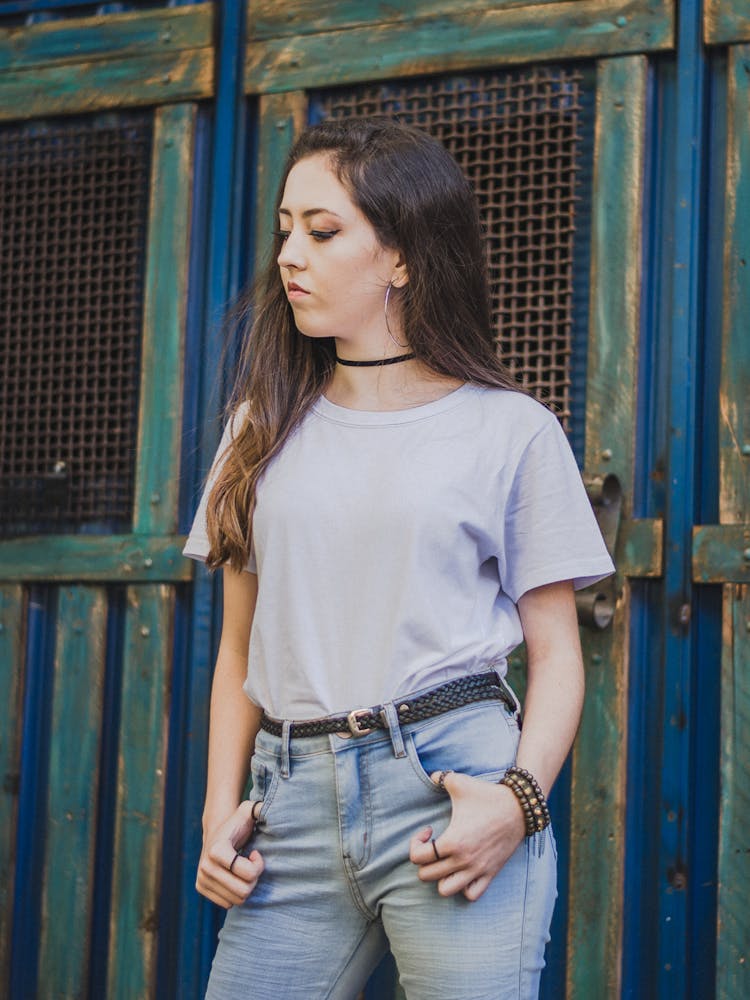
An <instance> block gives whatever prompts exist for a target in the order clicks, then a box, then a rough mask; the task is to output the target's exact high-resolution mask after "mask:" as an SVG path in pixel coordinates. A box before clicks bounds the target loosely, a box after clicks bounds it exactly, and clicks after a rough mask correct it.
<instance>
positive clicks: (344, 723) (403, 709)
mask: <svg viewBox="0 0 750 1000" xmlns="http://www.w3.org/2000/svg"><path fill="white" fill-rule="evenodd" d="M495 698H497V699H499V700H500V701H502V702H503V703H504V704H505V706H506V707H507V709H508V711H509V712H510V713H511V714H513V713H514V712H515V711H516V701H515V698H514V697H513V694H512V693H511V691H510V688H509V687H508V686H507V685H506V683H505V681H504V680H503V679H502V678H501V677H500V676H499V675H498V674H496V673H495V671H494V670H490V671H488V672H487V673H484V674H471V675H470V676H468V677H459V678H457V679H456V680H455V681H448V682H447V684H441V685H440V687H436V688H434V689H433V690H432V691H428V692H426V693H425V694H420V695H416V696H415V697H413V698H405V699H404V700H403V701H402V702H400V703H399V704H398V706H397V707H396V714H397V715H398V721H399V722H400V723H402V724H406V723H409V722H422V721H423V720H424V719H430V718H432V717H433V716H435V715H442V713H443V712H449V711H450V710H451V709H452V708H461V707H462V706H463V705H469V704H470V703H471V702H473V701H491V700H492V699H495ZM260 726H261V729H264V730H265V731H266V732H267V733H271V735H272V736H281V733H282V727H283V722H281V720H279V719H272V718H270V717H269V716H268V715H266V713H265V712H264V713H263V715H262V716H261V719H260ZM387 728H388V724H387V722H386V718H385V712H384V711H383V708H382V707H381V706H377V707H376V708H355V709H354V710H353V711H351V712H349V713H348V714H347V715H329V716H325V717H324V718H322V719H306V720H305V721H304V722H292V723H291V725H290V727H289V735H290V736H291V737H294V738H296V737H299V736H326V735H328V734H329V733H346V734H347V735H351V736H366V735H367V734H368V733H371V732H373V731H374V730H376V729H387Z"/></svg>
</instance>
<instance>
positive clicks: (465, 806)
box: [409, 771, 526, 902]
mask: <svg viewBox="0 0 750 1000" xmlns="http://www.w3.org/2000/svg"><path fill="white" fill-rule="evenodd" d="M438 777H439V773H435V774H433V775H431V778H432V780H433V781H434V782H435V783H437V781H438ZM443 784H444V787H445V790H446V791H447V792H448V794H449V795H450V797H451V804H452V806H453V812H452V815H451V821H450V823H449V824H448V827H447V828H446V829H445V830H444V831H443V832H442V833H441V834H440V836H439V837H436V838H435V848H437V853H438V854H439V856H440V860H439V861H438V860H437V859H436V857H435V849H434V848H433V845H432V843H431V838H432V833H433V831H432V828H431V827H426V828H425V829H423V830H420V831H419V832H418V833H416V834H415V835H414V836H413V837H412V839H411V841H410V844H409V857H410V859H411V860H412V862H413V863H414V864H415V865H417V866H418V867H419V877H420V878H421V879H422V880H423V881H424V882H437V884H438V885H437V888H438V892H439V893H440V895H441V896H455V895H456V894H457V893H459V892H462V893H463V894H464V896H465V897H466V898H467V899H468V900H471V901H472V902H473V901H474V900H476V899H479V897H480V896H481V895H482V893H483V892H484V891H485V889H486V888H487V886H488V885H489V884H490V882H491V881H492V879H493V878H494V877H495V875H497V873H498V872H499V871H500V869H501V868H502V867H503V865H504V864H505V862H506V861H507V860H508V858H509V857H510V856H511V854H513V852H514V851H515V849H516V848H517V847H518V845H519V844H520V843H521V841H522V840H523V839H524V837H525V836H526V824H525V821H524V816H523V811H522V810H521V807H520V805H519V802H518V799H517V798H516V796H515V795H514V794H513V792H512V791H511V790H510V789H509V788H507V787H506V786H505V785H496V784H493V783H490V782H487V781H483V780H482V779H480V778H473V777H471V776H470V775H468V774H458V773H457V772H456V771H449V772H448V774H446V776H445V780H444V782H443Z"/></svg>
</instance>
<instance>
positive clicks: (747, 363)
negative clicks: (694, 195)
mask: <svg viewBox="0 0 750 1000" xmlns="http://www.w3.org/2000/svg"><path fill="white" fill-rule="evenodd" d="M727 104H728V107H727V125H728V141H727V183H726V206H725V213H724V218H725V226H726V229H725V234H724V308H723V323H722V372H721V383H720V390H719V391H720V408H719V409H720V422H719V445H720V489H719V516H720V520H721V522H722V527H724V526H725V525H735V530H738V531H741V532H742V534H743V541H744V540H745V539H746V544H745V548H746V549H747V550H748V554H749V555H750V393H749V392H748V386H750V341H749V340H748V336H747V317H748V314H749V310H750V278H749V277H748V269H747V261H748V260H749V259H750V232H748V226H747V219H748V218H750V215H749V214H748V212H750V45H738V46H733V47H732V48H731V49H730V50H729V65H728V96H727ZM724 530H727V528H726V527H724ZM729 579H731V578H729ZM722 639H723V641H722V683H721V763H720V780H721V796H720V818H719V858H718V883H719V884H718V919H717V949H716V994H717V997H718V998H719V1000H734V998H735V997H739V996H747V995H749V994H750V949H749V947H748V945H749V942H750V910H749V909H748V904H747V901H748V898H750V834H749V832H748V831H750V771H749V770H748V767H747V761H748V753H750V589H749V588H748V584H747V583H744V584H741V585H731V584H728V585H726V586H725V587H724V630H723V636H722Z"/></svg>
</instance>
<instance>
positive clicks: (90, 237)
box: [0, 113, 152, 536]
mask: <svg viewBox="0 0 750 1000" xmlns="http://www.w3.org/2000/svg"><path fill="white" fill-rule="evenodd" d="M151 132H152V125H151V115H150V114H149V113H146V114H138V115H119V116H116V117H115V116H107V117H105V118H97V119H91V118H89V119H78V120H75V119H68V120H66V121H64V122H62V123H55V124H46V125H41V124H39V123H37V124H34V125H28V124H27V125H16V124H14V125H12V126H8V127H3V128H2V129H0V385H1V386H2V395H1V396H0V534H2V535H6V536H7V535H21V534H29V533H37V532H52V531H55V532H60V531H76V530H80V529H82V528H83V529H85V530H90V531H91V530H94V531H96V530H99V531H106V530H123V529H127V528H128V527H129V523H130V520H131V513H132V502H133V496H132V495H133V477H134V459H135V444H136V435H137V413H138V383H139V365H140V335H141V317H142V306H143V273H144V263H145V237H146V225H147V216H148V197H149V176H150V163H151Z"/></svg>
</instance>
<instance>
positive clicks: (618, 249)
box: [567, 56, 648, 1000]
mask: <svg viewBox="0 0 750 1000" xmlns="http://www.w3.org/2000/svg"><path fill="white" fill-rule="evenodd" d="M647 73H648V64H647V60H646V57H645V56H631V57H625V58H620V59H606V60H602V61H601V62H600V63H599V66H598V74H597V116H596V139H595V165H594V185H593V191H592V208H591V211H592V247H591V261H592V275H591V305H590V308H591V320H590V335H589V352H588V366H587V384H586V454H585V463H584V464H585V468H586V471H587V472H588V474H589V475H607V474H608V473H614V474H615V475H617V476H618V478H619V479H620V483H621V485H622V489H623V517H624V518H625V519H626V520H627V519H629V518H630V517H631V516H632V510H633V507H632V503H633V488H634V479H635V461H636V447H635V428H636V413H637V381H638V376H637V373H638V344H639V327H640V287H641V219H642V212H643V172H644V155H645V128H644V123H645V115H646V92H647V87H646V83H647ZM618 541H620V539H618ZM618 548H619V546H618ZM621 556H622V553H621V552H620V551H618V552H617V554H616V562H617V563H618V564H619V563H620V561H621ZM623 569H624V567H623V566H621V565H618V576H617V589H618V595H617V607H616V612H615V618H614V621H613V623H612V626H611V627H610V628H609V629H608V630H607V631H604V632H594V631H591V630H589V629H585V628H584V629H582V634H581V639H582V646H583V654H584V664H585V668H586V699H585V703H584V709H583V717H582V721H581V726H580V729H579V733H578V737H577V739H576V743H575V747H574V756H573V780H572V785H571V836H570V845H571V846H570V906H569V913H570V918H569V926H568V973H567V976H568V982H567V996H568V997H569V998H581V1000H589V998H590V997H605V996H606V997H616V996H618V995H619V986H620V961H621V951H622V933H623V906H624V900H623V881H624V860H625V799H626V787H625V778H626V762H627V743H628V734H627V686H628V672H629V662H628V656H629V650H628V645H629V630H630V586H629V582H628V580H627V578H626V577H625V576H624V573H623Z"/></svg>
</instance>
